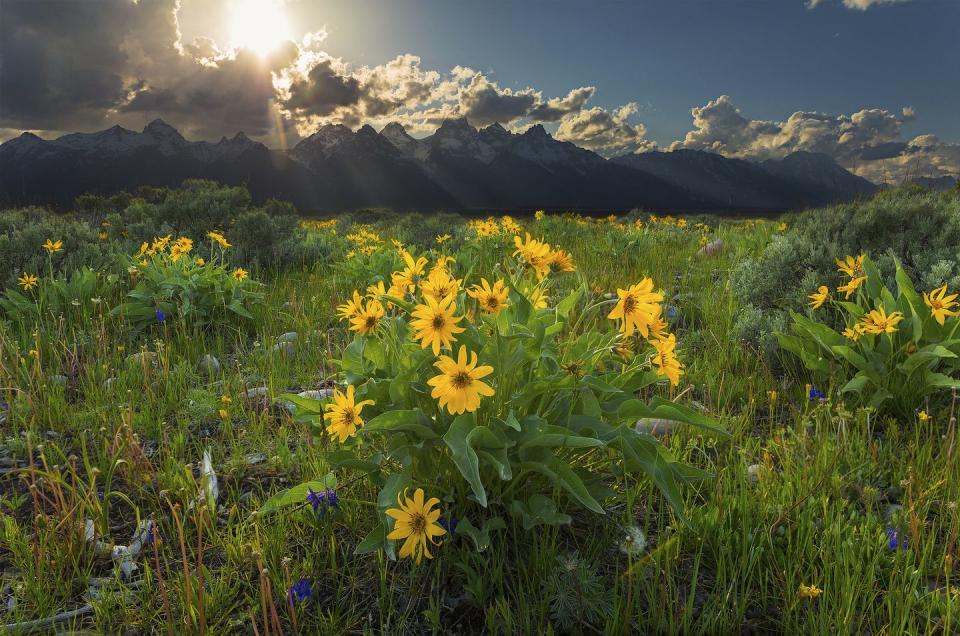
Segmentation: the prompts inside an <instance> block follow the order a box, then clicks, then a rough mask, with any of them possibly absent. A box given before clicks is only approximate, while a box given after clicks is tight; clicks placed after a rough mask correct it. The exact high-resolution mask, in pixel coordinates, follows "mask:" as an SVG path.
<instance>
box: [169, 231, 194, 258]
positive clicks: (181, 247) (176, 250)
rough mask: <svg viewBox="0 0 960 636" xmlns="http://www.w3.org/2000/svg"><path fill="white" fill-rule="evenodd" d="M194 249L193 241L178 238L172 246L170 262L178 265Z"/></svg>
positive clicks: (183, 237)
mask: <svg viewBox="0 0 960 636" xmlns="http://www.w3.org/2000/svg"><path fill="white" fill-rule="evenodd" d="M192 249H193V241H192V240H190V239H188V238H187V237H185V236H182V237H180V238H178V239H177V240H176V241H174V242H173V245H171V246H170V260H171V261H173V262H174V263H176V262H177V261H178V260H180V257H182V256H183V255H184V254H189V253H190V250H192Z"/></svg>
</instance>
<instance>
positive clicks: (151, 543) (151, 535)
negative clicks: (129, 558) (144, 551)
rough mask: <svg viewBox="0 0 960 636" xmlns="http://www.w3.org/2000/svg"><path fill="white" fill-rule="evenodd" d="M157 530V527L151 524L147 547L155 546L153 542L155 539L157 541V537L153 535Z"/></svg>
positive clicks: (148, 529) (148, 530)
mask: <svg viewBox="0 0 960 636" xmlns="http://www.w3.org/2000/svg"><path fill="white" fill-rule="evenodd" d="M155 529H156V526H155V525H154V524H152V523H151V524H150V527H149V528H147V545H153V541H154V539H156V537H155V536H154V534H153V533H154V530H155Z"/></svg>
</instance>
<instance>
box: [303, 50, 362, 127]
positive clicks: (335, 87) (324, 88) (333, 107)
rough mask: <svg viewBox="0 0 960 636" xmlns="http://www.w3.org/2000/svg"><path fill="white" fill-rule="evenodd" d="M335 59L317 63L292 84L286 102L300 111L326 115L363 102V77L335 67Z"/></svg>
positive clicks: (321, 115)
mask: <svg viewBox="0 0 960 636" xmlns="http://www.w3.org/2000/svg"><path fill="white" fill-rule="evenodd" d="M333 62H334V61H333V60H332V59H329V58H328V59H326V60H322V61H320V62H318V63H317V65H316V66H314V67H313V68H312V69H310V72H309V73H308V74H307V76H306V77H305V78H303V79H302V80H298V81H295V82H294V83H293V84H291V85H290V97H289V98H288V99H287V100H286V101H285V102H284V105H285V106H286V107H287V108H288V109H290V110H292V111H295V112H297V113H302V114H306V115H318V116H320V117H324V116H326V115H330V114H332V113H334V112H336V111H337V109H338V108H341V107H344V106H354V105H356V104H358V103H359V102H360V94H361V93H360V81H359V80H358V79H357V78H355V77H351V76H349V75H345V74H342V73H340V72H339V71H338V70H336V69H334V68H333Z"/></svg>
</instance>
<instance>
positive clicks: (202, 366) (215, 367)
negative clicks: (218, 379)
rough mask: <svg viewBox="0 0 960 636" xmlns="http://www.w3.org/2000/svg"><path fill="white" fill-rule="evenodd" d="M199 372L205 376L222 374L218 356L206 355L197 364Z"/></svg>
mask: <svg viewBox="0 0 960 636" xmlns="http://www.w3.org/2000/svg"><path fill="white" fill-rule="evenodd" d="M197 370H198V371H200V373H203V374H204V375H208V376H210V375H216V374H217V373H220V361H219V360H217V357H216V356H213V355H210V354H209V353H205V354H204V355H203V357H202V358H200V361H199V362H198V363H197Z"/></svg>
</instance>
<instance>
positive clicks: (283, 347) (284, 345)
mask: <svg viewBox="0 0 960 636" xmlns="http://www.w3.org/2000/svg"><path fill="white" fill-rule="evenodd" d="M270 352H271V353H285V354H287V357H288V358H292V357H293V356H295V355H296V354H297V345H295V344H294V343H293V342H278V343H277V344H275V345H273V346H272V347H271V348H270Z"/></svg>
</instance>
